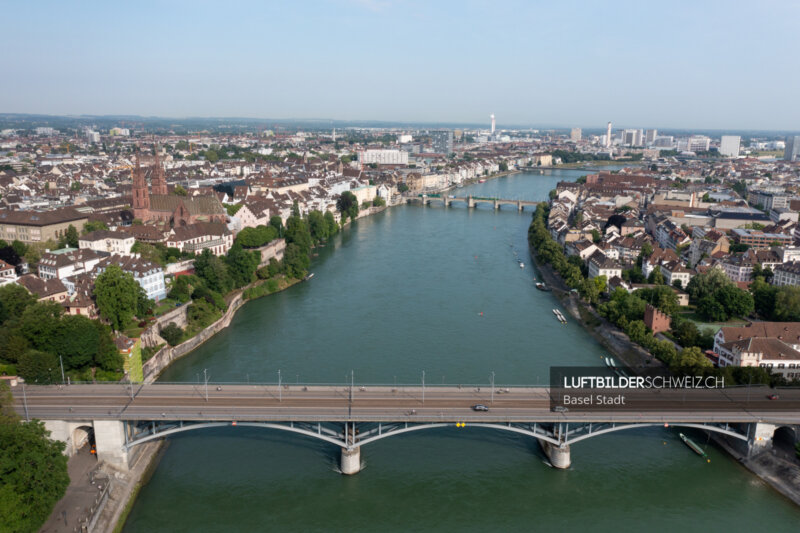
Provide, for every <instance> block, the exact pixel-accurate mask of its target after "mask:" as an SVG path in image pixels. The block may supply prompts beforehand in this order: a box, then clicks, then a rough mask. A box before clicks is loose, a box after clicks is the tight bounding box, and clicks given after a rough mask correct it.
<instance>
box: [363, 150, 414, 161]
mask: <svg viewBox="0 0 800 533" xmlns="http://www.w3.org/2000/svg"><path fill="white" fill-rule="evenodd" d="M361 158H362V159H361V162H362V163H364V164H365V165H370V164H373V163H374V164H378V165H407V164H408V152H406V151H405V150H373V149H370V150H364V151H363V152H361Z"/></svg>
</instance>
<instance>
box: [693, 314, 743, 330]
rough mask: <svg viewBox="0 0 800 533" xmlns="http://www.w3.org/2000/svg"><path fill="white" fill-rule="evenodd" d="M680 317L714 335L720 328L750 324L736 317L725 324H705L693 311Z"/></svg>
mask: <svg viewBox="0 0 800 533" xmlns="http://www.w3.org/2000/svg"><path fill="white" fill-rule="evenodd" d="M681 316H682V317H683V318H685V319H686V320H691V321H692V322H694V323H695V324H696V325H697V327H698V328H699V329H700V330H703V329H710V330H712V331H713V332H714V333H716V332H717V331H719V328H721V327H725V326H743V325H745V324H747V323H748V322H750V321H749V320H745V319H743V318H738V317H736V318H731V319H730V320H728V321H727V322H705V321H704V320H703V319H702V318H700V316H698V314H697V313H695V312H694V311H690V312H688V313H687V312H684V313H681Z"/></svg>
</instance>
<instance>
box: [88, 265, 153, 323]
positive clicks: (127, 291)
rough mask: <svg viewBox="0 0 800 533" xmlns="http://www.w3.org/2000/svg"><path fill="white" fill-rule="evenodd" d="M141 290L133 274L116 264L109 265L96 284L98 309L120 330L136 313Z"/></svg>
mask: <svg viewBox="0 0 800 533" xmlns="http://www.w3.org/2000/svg"><path fill="white" fill-rule="evenodd" d="M141 291H142V288H141V287H140V286H139V284H138V283H136V280H135V279H133V276H132V275H130V274H128V273H127V272H123V271H122V269H121V268H120V267H118V266H116V265H109V266H108V267H107V268H106V270H105V271H104V272H103V273H102V274H100V275H99V276H98V277H97V280H96V281H95V284H94V295H95V300H96V302H97V309H98V310H99V311H100V315H101V316H102V317H103V318H105V319H106V320H108V321H109V322H110V323H111V327H112V328H114V330H116V331H120V330H122V329H124V328H125V327H126V326H127V324H128V322H130V321H131V319H132V318H133V316H134V315H135V314H136V312H137V309H138V308H139V303H140V292H141Z"/></svg>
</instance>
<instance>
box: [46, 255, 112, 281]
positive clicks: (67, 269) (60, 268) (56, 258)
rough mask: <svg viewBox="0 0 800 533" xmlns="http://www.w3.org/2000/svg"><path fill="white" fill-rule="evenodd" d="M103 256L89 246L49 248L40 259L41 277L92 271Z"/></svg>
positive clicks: (47, 277)
mask: <svg viewBox="0 0 800 533" xmlns="http://www.w3.org/2000/svg"><path fill="white" fill-rule="evenodd" d="M101 258H102V256H101V255H100V254H99V253H97V252H96V251H94V250H92V249H89V248H62V249H61V250H47V251H46V252H45V253H44V254H42V258H41V260H40V261H39V277H40V278H42V279H43V280H48V279H64V278H68V277H70V276H75V275H77V274H83V273H84V272H91V271H92V269H93V268H94V267H95V265H97V263H99V262H100V259H101Z"/></svg>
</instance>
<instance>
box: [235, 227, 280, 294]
mask: <svg viewBox="0 0 800 533" xmlns="http://www.w3.org/2000/svg"><path fill="white" fill-rule="evenodd" d="M267 229H269V230H270V231H273V230H272V228H267ZM260 262H261V253H260V252H259V251H258V250H256V251H254V252H248V251H247V250H244V249H243V248H242V247H241V246H239V245H234V246H233V248H231V249H230V251H228V255H227V257H226V258H225V263H226V264H227V265H228V274H229V275H230V277H231V279H232V281H233V286H234V287H244V286H245V285H247V284H248V283H251V282H252V281H255V273H256V269H257V268H258V264H259V263H260Z"/></svg>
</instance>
